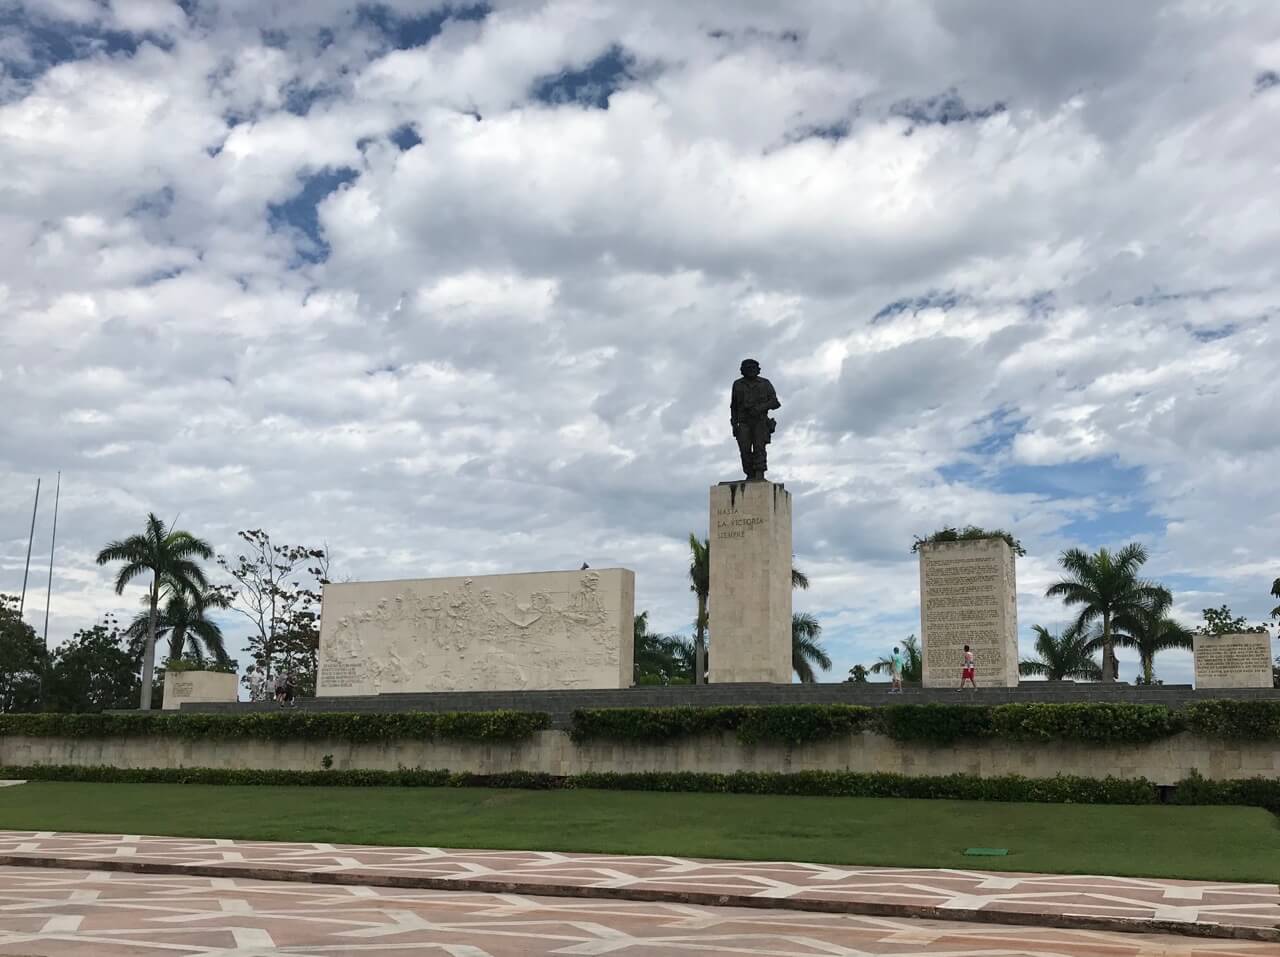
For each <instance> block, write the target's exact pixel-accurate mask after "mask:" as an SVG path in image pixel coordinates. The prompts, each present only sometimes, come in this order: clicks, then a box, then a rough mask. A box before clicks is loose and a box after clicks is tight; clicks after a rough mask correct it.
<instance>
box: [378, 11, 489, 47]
mask: <svg viewBox="0 0 1280 957" xmlns="http://www.w3.org/2000/svg"><path fill="white" fill-rule="evenodd" d="M489 10H490V8H489V6H488V4H484V3H473V4H462V5H459V6H456V7H444V8H443V9H440V10H436V11H433V12H432V13H428V14H426V15H425V16H421V17H402V16H398V15H397V14H396V13H395V12H393V11H392V10H389V9H388V8H387V7H385V6H383V5H381V4H376V5H369V6H365V7H361V8H360V19H361V20H363V21H364V22H366V23H371V24H373V25H374V26H376V27H377V28H378V29H379V30H381V31H382V33H383V35H384V36H385V37H386V38H387V41H388V43H390V45H391V46H392V47H394V48H395V49H397V50H412V49H414V48H415V47H421V46H426V45H427V44H428V43H430V42H431V41H432V40H434V39H435V38H436V37H438V36H439V35H440V32H441V31H442V30H443V29H444V26H445V24H446V23H448V22H449V21H450V20H483V19H484V18H485V17H487V16H488V15H489Z"/></svg>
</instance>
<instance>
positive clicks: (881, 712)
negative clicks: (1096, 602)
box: [570, 701, 1280, 746]
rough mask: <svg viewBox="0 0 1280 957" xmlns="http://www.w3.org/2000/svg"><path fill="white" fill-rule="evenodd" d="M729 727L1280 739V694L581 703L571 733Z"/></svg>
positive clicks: (750, 732)
mask: <svg viewBox="0 0 1280 957" xmlns="http://www.w3.org/2000/svg"><path fill="white" fill-rule="evenodd" d="M722 731H734V732H736V734H737V736H738V740H740V741H741V742H743V743H744V744H758V743H763V742H776V743H779V744H788V745H797V744H806V743H809V742H814V741H822V740H827V739H831V738H839V737H844V736H847V735H850V734H854V733H857V732H859V731H873V732H876V733H878V734H883V735H885V736H887V737H890V738H892V739H893V740H895V741H910V742H915V743H919V744H927V745H940V746H945V745H952V744H955V743H957V742H960V741H979V740H983V739H986V738H1004V739H1007V740H1013V741H1076V742H1080V743H1082V744H1097V745H1109V744H1126V743H1128V744H1145V743H1149V742H1151V741H1159V740H1162V739H1164V738H1168V737H1171V736H1173V735H1175V734H1177V733H1179V732H1180V731H1192V732H1194V733H1196V734H1200V735H1203V736H1206V737H1215V738H1223V739H1228V740H1280V701H1207V702H1201V703H1199V704H1194V705H1190V706H1188V707H1186V708H1183V709H1179V710H1175V709H1171V708H1168V707H1166V706H1165V705H1149V704H1128V703H1105V702H1096V703H1076V704H1071V703H1062V704H1051V703H1039V704H1034V703H1033V704H1006V705H997V706H987V705H968V704H953V705H952V704H923V705H919V704H901V705H882V706H880V707H873V708H869V707H863V706H855V705H838V704H837V705H830V704H805V705H764V706H760V707H715V708H694V707H684V708H595V709H579V710H577V711H575V712H574V713H573V724H572V730H571V731H570V734H571V736H572V737H573V740H574V741H577V742H583V741H589V740H592V739H596V738H607V739H610V740H614V741H644V742H648V743H654V744H660V743H663V742H667V741H674V740H678V739H680V738H683V737H688V736H690V735H697V734H708V733H717V732H722Z"/></svg>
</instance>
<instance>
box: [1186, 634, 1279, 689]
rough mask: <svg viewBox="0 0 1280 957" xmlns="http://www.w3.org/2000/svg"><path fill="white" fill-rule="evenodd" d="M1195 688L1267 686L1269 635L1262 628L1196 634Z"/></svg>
mask: <svg viewBox="0 0 1280 957" xmlns="http://www.w3.org/2000/svg"><path fill="white" fill-rule="evenodd" d="M1192 653H1193V654H1194V655H1195V671H1196V688H1197V689H1200V688H1270V687H1271V661H1272V658H1271V636H1270V635H1269V634H1267V633H1266V632H1254V633H1244V634H1238V635H1196V636H1195V641H1194V645H1193V652H1192Z"/></svg>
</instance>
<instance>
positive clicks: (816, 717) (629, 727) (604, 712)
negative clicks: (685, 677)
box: [569, 704, 876, 744]
mask: <svg viewBox="0 0 1280 957" xmlns="http://www.w3.org/2000/svg"><path fill="white" fill-rule="evenodd" d="M875 710H876V709H874V708H868V707H865V706H860V705H843V704H833V705H773V706H769V707H763V708H753V707H719V708H579V709H578V710H576V711H574V712H573V725H572V728H571V729H570V731H569V736H570V737H571V738H572V739H573V740H574V741H577V742H579V743H581V742H584V741H589V740H591V739H592V738H609V739H611V740H614V741H635V742H645V743H650V744H661V743H664V742H667V741H672V740H676V739H679V738H687V737H691V736H693V735H699V734H708V733H715V732H720V731H734V732H736V733H737V735H738V740H740V741H742V743H743V744H755V743H758V742H761V741H783V742H786V743H787V744H804V743H805V742H808V741H821V740H823V739H826V738H832V737H837V736H839V735H847V734H852V733H853V732H855V731H861V730H862V729H863V728H865V727H867V726H868V725H869V723H870V721H871V718H872V715H873V714H874V712H875Z"/></svg>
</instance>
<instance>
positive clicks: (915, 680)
mask: <svg viewBox="0 0 1280 957" xmlns="http://www.w3.org/2000/svg"><path fill="white" fill-rule="evenodd" d="M902 650H903V652H904V658H903V664H902V682H903V684H917V685H918V684H920V682H921V680H922V679H923V677H924V659H922V658H921V657H920V639H919V638H917V637H916V636H915V635H907V637H906V638H905V639H904V640H903V642H902ZM867 670H868V671H870V672H871V674H873V675H884V674H890V675H891V674H893V656H892V655H885V656H884V657H882V658H880V659H879V660H878V661H876V663H875V664H874V665H872V666H871V667H870V668H868V669H867Z"/></svg>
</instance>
